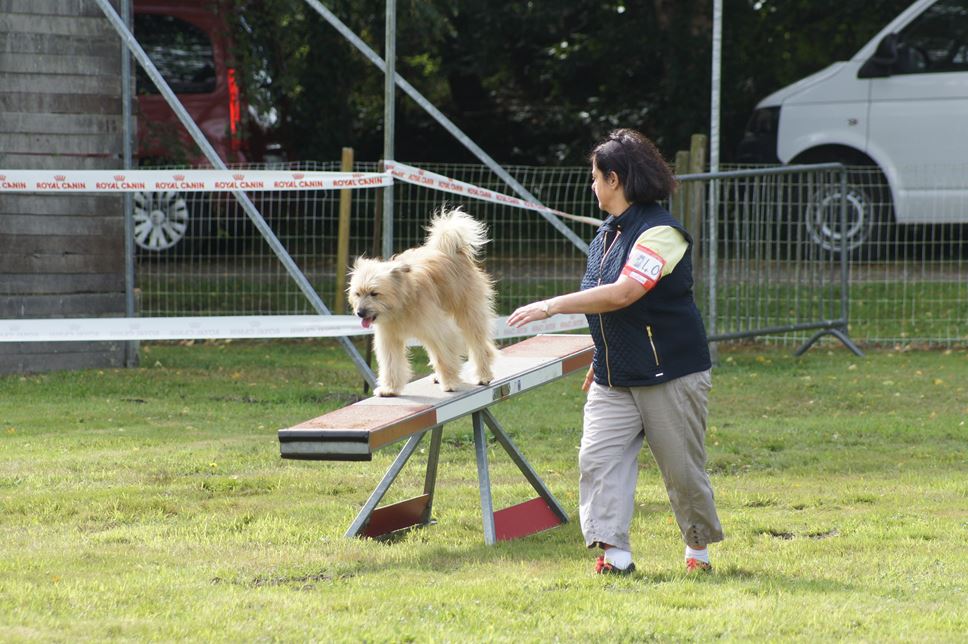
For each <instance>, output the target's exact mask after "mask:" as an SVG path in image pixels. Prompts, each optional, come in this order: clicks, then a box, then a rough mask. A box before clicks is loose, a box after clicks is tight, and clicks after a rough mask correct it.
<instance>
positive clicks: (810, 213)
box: [803, 167, 894, 260]
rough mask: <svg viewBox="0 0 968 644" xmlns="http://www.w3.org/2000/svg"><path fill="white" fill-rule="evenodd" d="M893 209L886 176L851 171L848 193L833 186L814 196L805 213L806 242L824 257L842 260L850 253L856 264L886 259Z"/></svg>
mask: <svg viewBox="0 0 968 644" xmlns="http://www.w3.org/2000/svg"><path fill="white" fill-rule="evenodd" d="M841 201H846V205H847V212H846V220H845V221H844V222H841V215H840V206H841ZM893 220H894V215H893V205H892V203H891V194H890V190H889V189H888V187H887V182H886V180H885V179H884V175H883V174H882V173H881V172H880V171H879V170H877V169H876V168H870V167H864V168H856V169H851V170H849V171H848V175H847V185H846V192H844V193H843V194H842V188H841V186H840V185H839V184H837V183H833V184H831V185H828V186H825V187H824V188H822V189H820V190H818V191H816V192H814V193H812V194H811V195H810V197H809V200H808V202H807V204H806V209H805V212H804V218H803V222H804V226H805V228H806V234H807V238H808V239H809V240H810V241H812V242H813V243H814V244H815V245H816V246H817V247H819V249H820V250H821V252H822V253H823V254H826V255H834V256H837V257H839V256H840V254H841V252H843V251H844V250H846V251H847V253H848V257H850V258H851V259H855V260H864V259H877V258H880V257H882V256H884V255H885V251H886V248H885V246H886V245H887V243H886V242H887V241H888V240H889V239H890V231H891V230H892V229H893Z"/></svg>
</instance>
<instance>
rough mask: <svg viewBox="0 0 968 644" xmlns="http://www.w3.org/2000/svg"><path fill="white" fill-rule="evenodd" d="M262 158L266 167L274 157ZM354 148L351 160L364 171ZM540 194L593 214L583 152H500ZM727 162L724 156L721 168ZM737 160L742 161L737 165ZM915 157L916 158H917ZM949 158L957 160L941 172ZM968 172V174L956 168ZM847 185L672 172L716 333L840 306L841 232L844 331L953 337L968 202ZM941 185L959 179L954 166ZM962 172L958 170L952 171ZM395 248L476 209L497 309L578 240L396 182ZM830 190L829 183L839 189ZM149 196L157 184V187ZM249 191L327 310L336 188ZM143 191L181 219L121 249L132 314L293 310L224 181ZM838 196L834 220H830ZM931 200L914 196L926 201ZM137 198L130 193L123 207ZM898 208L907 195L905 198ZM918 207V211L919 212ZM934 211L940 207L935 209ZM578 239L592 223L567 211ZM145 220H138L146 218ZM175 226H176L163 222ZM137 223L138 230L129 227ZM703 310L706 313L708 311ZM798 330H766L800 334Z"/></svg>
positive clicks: (565, 271) (562, 281) (795, 321)
mask: <svg viewBox="0 0 968 644" xmlns="http://www.w3.org/2000/svg"><path fill="white" fill-rule="evenodd" d="M413 165H415V166H417V167H422V168H424V169H426V170H429V171H431V172H436V173H439V174H442V175H445V176H448V177H451V178H453V179H457V180H460V181H464V182H467V183H471V184H474V185H477V186H480V187H482V188H486V189H489V190H493V191H495V192H499V193H504V194H512V192H511V190H510V189H509V188H508V187H507V186H506V185H505V184H504V182H503V181H501V180H500V178H498V177H497V176H496V175H494V174H493V172H491V171H490V170H489V169H488V168H486V167H485V166H482V165H472V164H420V163H415V164H413ZM283 168H284V169H287V170H291V171H293V172H298V171H300V170H338V169H339V164H338V163H337V162H330V163H309V162H301V163H294V164H287V165H285V166H283ZM273 169H281V168H280V167H279V166H273ZM377 169H378V168H377V164H376V163H357V164H356V165H355V167H354V170H356V171H376V170H377ZM506 169H507V170H508V172H510V173H511V174H512V175H513V176H514V177H515V178H516V179H517V180H518V181H519V182H520V183H521V184H522V185H523V186H524V187H525V188H527V189H528V190H529V191H530V192H531V193H532V194H534V195H535V197H537V199H539V200H540V201H541V202H542V203H544V204H545V205H546V206H549V207H551V208H554V209H557V210H561V211H564V212H569V213H572V214H575V215H584V216H591V217H599V218H600V217H601V216H602V213H600V212H599V211H598V209H597V206H596V202H595V199H594V195H593V194H592V193H591V190H590V188H589V185H590V176H589V171H588V168H587V167H563V168H538V167H530V166H512V167H508V168H506ZM735 169H739V168H736V167H731V168H724V170H735ZM747 169H748V168H747ZM925 171H927V170H925ZM953 174H957V173H953ZM962 176H968V175H962ZM847 178H848V180H847V185H846V190H845V191H842V189H841V186H840V183H839V179H836V178H834V176H833V175H831V174H830V173H819V172H816V171H813V172H803V173H797V174H786V175H768V174H763V175H762V176H747V177H743V178H734V179H729V180H718V181H716V182H711V181H709V180H708V179H702V178H694V179H689V178H686V179H685V180H683V181H682V183H681V185H680V188H679V190H678V191H677V193H676V194H675V195H674V197H673V198H672V199H671V200H670V203H669V205H670V207H671V208H672V209H673V212H674V213H675V214H677V216H680V217H681V218H682V219H683V221H684V222H686V223H687V225H688V226H689V227H690V229H691V230H693V231H694V236H695V237H696V240H697V248H696V251H695V257H694V260H695V263H696V267H695V269H696V270H695V273H696V277H697V295H696V297H697V302H698V303H699V306H700V309H701V310H702V311H703V313H704V315H706V316H707V320H708V323H709V324H710V326H711V328H713V329H715V331H716V332H717V333H742V332H744V331H746V330H749V329H754V328H758V329H764V328H771V327H774V326H782V327H788V326H797V325H806V326H809V325H810V323H812V322H815V321H817V320H831V319H836V318H837V317H838V316H839V315H840V307H841V283H840V281H839V279H840V264H839V261H838V260H839V258H840V256H841V252H842V251H841V248H842V244H843V241H844V240H843V237H844V235H846V236H847V240H846V241H847V244H846V245H847V257H848V259H849V263H848V277H849V301H848V303H849V315H850V317H849V319H850V337H851V338H852V339H853V340H854V341H856V342H859V343H866V344H898V343H900V344H926V345H942V346H951V345H954V344H959V345H960V344H965V343H968V266H966V262H968V225H966V224H965V223H962V222H965V221H968V213H966V212H964V211H963V210H961V209H960V206H959V202H957V201H956V200H955V199H954V198H951V199H945V198H943V197H944V195H941V197H942V198H937V199H934V200H932V201H925V202H924V203H923V204H922V205H921V210H920V211H918V210H917V209H915V210H913V211H912V212H920V213H921V214H920V215H916V217H920V218H921V219H920V220H919V221H913V222H912V221H905V222H903V223H896V222H895V221H894V206H893V204H892V202H891V191H890V189H889V187H888V185H887V183H886V180H885V179H884V176H883V175H882V174H881V173H880V172H879V171H877V170H876V168H869V167H856V168H855V167H851V168H849V169H848V174H847ZM951 182H952V186H957V185H962V184H958V183H957V181H956V180H955V178H952V180H951ZM962 183H963V182H962ZM711 186H714V187H715V188H716V190H717V199H716V204H717V205H716V208H717V222H718V223H717V226H716V230H715V238H716V240H717V241H716V244H715V250H716V256H715V258H714V261H715V264H714V269H713V270H715V271H716V277H717V293H716V297H715V299H714V300H712V301H710V299H709V291H708V285H709V271H710V262H709V260H710V255H709V251H710V250H711V246H710V235H711V233H713V231H712V230H711V228H710V226H709V223H708V208H709V193H708V191H707V190H708V188H709V187H711ZM393 190H394V218H393V225H394V231H393V239H394V249H395V251H401V250H403V249H405V248H408V247H410V246H413V245H416V244H419V243H421V242H422V240H423V237H424V227H425V226H426V224H427V223H428V222H429V220H430V217H431V216H432V214H433V213H434V212H435V211H436V210H438V209H440V208H442V207H444V206H448V207H456V206H461V207H463V208H464V209H465V210H467V211H468V212H469V213H471V214H472V215H474V216H475V217H477V218H479V219H480V220H482V221H484V222H485V223H486V224H487V225H488V228H489V231H490V236H491V239H492V242H491V243H490V244H489V245H488V247H487V248H486V250H485V259H484V262H485V268H486V269H487V270H488V271H489V272H490V273H491V274H492V276H493V277H494V278H495V282H496V289H497V293H498V312H499V313H500V314H507V313H509V312H510V311H512V310H513V309H514V308H516V307H517V306H519V305H521V304H524V303H527V302H531V301H534V300H536V299H541V298H545V297H549V296H551V295H554V294H558V293H564V292H568V291H572V290H574V289H575V288H576V287H577V285H578V282H579V280H580V278H581V275H582V272H583V270H584V264H585V256H584V253H582V252H581V251H580V250H579V249H577V248H576V247H575V246H574V245H573V244H572V243H571V242H570V241H568V240H567V239H566V238H565V237H564V236H563V235H562V234H561V233H559V232H558V231H556V230H555V229H554V228H553V227H552V226H551V225H550V224H549V223H548V222H547V221H545V220H544V219H543V218H542V217H541V216H540V215H539V214H537V213H535V212H533V211H528V210H521V209H518V208H513V207H510V206H506V205H502V204H496V203H490V202H484V201H478V200H472V199H461V198H458V197H455V196H453V195H449V194H445V193H442V192H438V191H436V190H433V189H430V188H426V187H421V186H416V185H412V184H406V183H400V182H398V183H397V184H396V185H395V186H394V189H393ZM842 193H843V194H842ZM156 196H157V195H156ZM251 196H252V197H253V199H254V201H255V203H256V204H257V206H258V207H259V208H260V210H261V211H262V213H263V215H264V216H265V217H266V219H267V221H268V222H269V224H270V225H271V227H272V228H273V230H274V231H275V232H276V234H277V235H278V236H279V238H280V240H281V241H282V243H283V245H284V246H285V247H286V249H287V250H288V252H289V253H290V254H291V255H292V257H293V259H294V260H295V262H296V264H297V265H298V266H299V267H300V268H301V269H302V270H303V271H304V272H305V274H306V276H307V277H308V278H309V280H310V282H311V283H312V285H313V286H314V288H316V289H317V290H318V291H319V293H320V295H321V297H322V298H323V301H324V302H325V303H326V304H327V306H329V307H330V308H331V309H332V310H333V312H334V313H343V312H345V311H341V310H336V308H335V307H334V304H333V303H335V302H337V301H339V297H338V294H339V293H341V292H342V290H343V288H344V284H343V283H342V282H341V283H337V279H338V275H339V274H340V272H339V270H338V266H337V263H338V261H337V239H338V229H339V204H340V192H339V191H318V192H301V191H278V192H273V191H267V192H260V193H251ZM162 197H163V198H158V199H156V200H154V201H152V202H151V203H148V204H146V203H145V202H144V201H142V203H141V206H142V211H143V212H142V213H140V215H138V216H137V217H136V219H137V218H138V217H140V221H141V222H143V223H144V226H147V227H148V229H149V230H150V228H151V226H152V225H153V224H152V221H153V219H152V218H154V220H161V219H163V217H162V215H171V214H172V213H174V212H175V211H176V210H177V209H179V208H184V211H185V212H187V220H186V221H187V227H186V228H185V229H184V232H183V234H181V235H180V236H179V235H177V234H176V235H175V236H176V237H177V239H176V240H174V241H173V243H171V244H168V245H165V247H164V248H159V247H158V246H159V244H155V248H152V247H151V243H150V242H149V241H148V238H147V237H144V238H143V239H142V240H141V241H140V242H139V246H138V249H137V255H136V279H137V287H138V292H139V303H140V309H139V313H140V315H142V316H176V315H177V316H192V315H197V316H201V315H260V314H266V315H268V314H276V315H277V314H307V313H312V308H311V307H310V306H309V304H308V303H307V302H306V300H305V297H304V296H303V295H302V293H301V292H300V291H299V289H298V288H297V287H296V286H295V284H294V283H293V282H292V280H291V279H290V278H289V276H288V275H287V273H286V271H285V270H284V269H283V267H282V266H281V264H280V263H279V261H278V259H277V258H276V257H275V256H274V255H273V254H272V252H271V251H270V249H269V247H268V245H267V244H266V243H265V242H264V241H263V240H262V239H261V237H260V236H259V234H258V233H257V231H256V230H255V227H254V226H253V224H252V223H251V222H250V221H249V220H248V218H247V217H245V215H244V213H243V212H242V211H241V208H239V207H238V205H237V204H236V203H235V199H234V197H233V196H232V195H231V194H228V193H212V194H204V193H193V194H182V195H179V194H171V195H167V196H165V195H162ZM842 200H843V201H845V203H846V204H847V213H846V214H847V217H846V225H845V226H842V225H841V223H840V220H839V216H840V211H839V208H840V203H841V201H842ZM351 203H352V205H351V211H350V212H351V216H350V220H349V247H348V258H349V262H350V263H352V261H353V258H355V257H356V256H358V255H362V254H366V255H370V256H375V255H379V254H380V247H381V246H380V242H379V240H380V237H381V233H380V226H381V220H382V194H381V192H380V191H379V190H354V191H352V202H351ZM929 208H930V209H933V210H931V211H929V212H926V211H925V209H929ZM137 209H138V205H137V203H136V213H137ZM909 210H910V209H909ZM929 222H930V223H929ZM937 222H945V223H937ZM566 225H567V226H569V228H571V229H572V230H573V231H575V233H576V234H577V235H578V236H579V237H580V238H581V239H584V240H586V241H589V240H590V239H591V238H592V236H593V235H594V233H595V230H594V227H593V226H589V225H587V224H582V223H571V222H566ZM144 226H143V227H142V229H141V233H145V230H144ZM176 232H177V231H176ZM136 234H137V232H136ZM711 314H714V315H715V319H709V317H708V316H710V315H711ZM808 335H809V331H808V330H797V331H795V332H791V333H782V334H775V335H770V336H769V339H773V340H777V341H782V342H801V341H803V339H804V338H805V337H807V336H808Z"/></svg>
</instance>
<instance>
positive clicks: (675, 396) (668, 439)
mask: <svg viewBox="0 0 968 644" xmlns="http://www.w3.org/2000/svg"><path fill="white" fill-rule="evenodd" d="M710 387H711V378H710V372H709V371H708V370H707V371H702V372H699V373H693V374H689V375H687V376H683V377H681V378H676V379H675V380H671V381H669V382H666V383H663V384H660V385H653V386H649V387H605V386H602V385H599V384H597V383H592V385H591V388H590V389H589V392H588V401H587V402H586V403H585V428H584V432H583V434H582V439H581V450H580V451H579V453H578V465H579V470H580V472H581V477H580V479H579V484H578V493H579V513H580V515H581V527H582V533H583V534H584V535H585V543H586V545H587V546H588V547H589V548H592V547H594V546H596V545H598V544H600V543H604V544H610V545H613V546H616V547H619V548H622V549H623V550H631V549H632V548H631V544H630V542H629V527H630V526H631V524H632V510H633V508H634V506H635V483H636V480H637V478H638V454H639V450H640V449H641V448H642V442H643V439H645V440H647V441H648V443H649V448H650V449H651V450H652V455H653V456H654V457H655V461H656V463H657V464H658V466H659V471H660V472H662V478H663V480H664V481H665V486H666V491H667V492H668V494H669V501H671V502H672V511H673V512H674V513H675V515H676V521H677V522H678V523H679V530H680V531H681V532H682V539H683V541H685V542H686V543H687V544H688V545H690V546H693V547H704V546H705V545H706V544H708V543H713V542H716V541H722V539H723V530H722V527H721V526H720V525H719V518H718V517H717V516H716V505H715V503H714V501H713V489H712V485H710V483H709V476H708V475H707V474H706V469H705V468H706V449H705V446H704V444H703V439H704V437H705V434H706V409H707V401H708V395H709V389H710Z"/></svg>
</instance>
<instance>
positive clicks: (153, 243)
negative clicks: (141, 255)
mask: <svg viewBox="0 0 968 644" xmlns="http://www.w3.org/2000/svg"><path fill="white" fill-rule="evenodd" d="M133 197H134V198H133V202H134V212H133V213H132V216H133V219H134V243H135V244H136V245H137V246H138V248H142V249H144V250H146V251H150V252H161V251H166V250H169V249H171V248H174V247H175V246H176V245H178V244H179V243H181V242H182V241H183V240H184V239H185V235H186V233H187V232H188V223H189V218H190V212H189V209H188V204H187V203H186V201H185V198H184V197H183V196H182V195H181V194H180V193H178V192H172V191H168V192H136V193H134V195H133Z"/></svg>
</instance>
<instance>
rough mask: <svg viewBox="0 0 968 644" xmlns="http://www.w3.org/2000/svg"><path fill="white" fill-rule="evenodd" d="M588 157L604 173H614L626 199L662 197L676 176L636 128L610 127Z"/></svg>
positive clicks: (645, 200) (666, 195)
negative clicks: (612, 128) (614, 128)
mask: <svg viewBox="0 0 968 644" xmlns="http://www.w3.org/2000/svg"><path fill="white" fill-rule="evenodd" d="M588 158H589V160H590V161H591V162H592V164H593V165H594V167H595V168H597V169H598V170H599V171H600V172H601V173H602V176H603V177H605V178H608V177H609V176H611V173H613V172H614V173H615V176H616V177H617V178H618V182H619V184H620V185H621V187H622V189H623V190H624V191H625V198H626V199H627V200H628V201H629V203H651V202H653V201H659V200H661V199H665V198H666V197H668V196H669V195H671V194H672V191H673V190H674V189H675V187H676V179H675V176H674V175H673V174H672V170H671V169H670V168H669V164H667V163H666V162H665V160H664V159H663V158H662V155H661V154H660V153H659V151H658V150H657V149H656V147H655V144H654V143H652V141H650V140H649V139H648V138H646V137H645V135H643V134H642V133H641V132H637V131H635V130H631V129H628V128H623V129H619V130H613V131H612V132H611V133H609V135H608V136H607V137H606V138H605V139H604V140H603V141H602V142H600V143H599V144H598V145H596V146H595V147H594V149H592V152H591V154H590V155H588Z"/></svg>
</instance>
